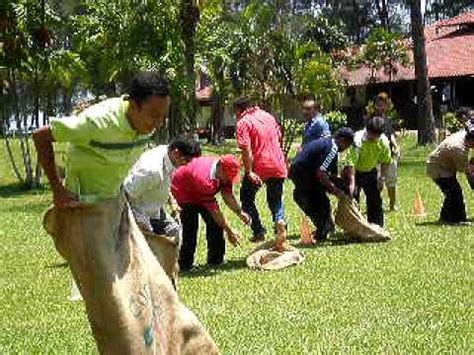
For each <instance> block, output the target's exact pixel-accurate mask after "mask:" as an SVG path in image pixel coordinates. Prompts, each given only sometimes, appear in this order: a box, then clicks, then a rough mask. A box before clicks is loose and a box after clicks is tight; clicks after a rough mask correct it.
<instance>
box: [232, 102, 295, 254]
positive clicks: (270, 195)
mask: <svg viewBox="0 0 474 355" xmlns="http://www.w3.org/2000/svg"><path fill="white" fill-rule="evenodd" d="M234 111H235V115H236V118H237V144H238V146H239V148H240V149H241V151H242V160H243V164H244V167H245V177H244V179H243V181H242V187H241V189H240V201H241V203H242V208H243V210H244V211H245V212H247V213H248V214H249V215H250V217H251V218H252V231H253V237H252V239H251V241H253V242H259V241H263V240H264V239H265V233H266V229H265V227H263V225H262V222H261V220H260V216H259V213H258V210H257V207H256V206H255V195H256V194H257V191H258V190H259V189H260V187H261V186H262V184H263V183H265V185H266V186H267V204H268V207H269V208H270V211H271V212H272V218H273V223H274V225H275V230H276V239H277V244H278V245H280V244H283V243H284V242H285V240H286V222H285V208H284V205H283V199H282V195H283V183H284V181H285V178H286V176H287V168H286V162H285V157H284V155H283V151H282V149H281V138H282V134H281V130H280V126H279V124H278V122H277V121H276V119H275V118H274V117H273V116H272V115H271V114H269V113H268V112H265V111H264V110H262V109H260V108H259V107H257V106H252V105H250V102H249V100H248V99H239V100H237V101H236V102H235V103H234Z"/></svg>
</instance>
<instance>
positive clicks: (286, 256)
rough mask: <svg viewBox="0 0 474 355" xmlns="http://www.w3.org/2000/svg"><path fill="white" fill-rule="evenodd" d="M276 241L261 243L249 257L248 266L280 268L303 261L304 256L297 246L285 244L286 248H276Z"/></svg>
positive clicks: (270, 268) (261, 268) (266, 268)
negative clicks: (282, 249) (277, 249)
mask: <svg viewBox="0 0 474 355" xmlns="http://www.w3.org/2000/svg"><path fill="white" fill-rule="evenodd" d="M274 246H275V241H273V240H271V241H268V242H265V243H262V244H260V245H259V246H258V247H257V248H255V249H254V250H253V251H252V252H251V253H250V255H249V256H248V257H247V266H248V267H249V268H251V269H258V270H278V269H283V268H285V267H288V266H291V265H297V264H300V263H302V262H303V260H304V256H303V255H302V254H301V253H300V252H299V250H297V249H296V248H294V247H292V246H289V245H285V247H284V248H285V250H284V251H282V252H280V251H276V250H274V249H273V248H274Z"/></svg>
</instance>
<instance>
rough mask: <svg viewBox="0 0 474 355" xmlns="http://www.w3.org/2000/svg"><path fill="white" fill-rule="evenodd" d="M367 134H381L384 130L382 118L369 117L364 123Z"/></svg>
mask: <svg viewBox="0 0 474 355" xmlns="http://www.w3.org/2000/svg"><path fill="white" fill-rule="evenodd" d="M365 129H366V130H367V132H372V133H375V134H382V133H383V132H384V130H385V122H384V119H383V118H382V117H371V118H369V119H368V120H367V121H366V122H365Z"/></svg>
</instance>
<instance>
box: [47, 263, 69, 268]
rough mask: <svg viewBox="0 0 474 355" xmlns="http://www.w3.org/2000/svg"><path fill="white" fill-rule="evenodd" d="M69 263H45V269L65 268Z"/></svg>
mask: <svg viewBox="0 0 474 355" xmlns="http://www.w3.org/2000/svg"><path fill="white" fill-rule="evenodd" d="M68 266H69V265H68V263H67V262H63V263H55V264H51V265H46V269H64V268H67V267H68Z"/></svg>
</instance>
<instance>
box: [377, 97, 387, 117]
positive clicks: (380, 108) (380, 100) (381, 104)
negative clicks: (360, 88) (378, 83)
mask: <svg viewBox="0 0 474 355" xmlns="http://www.w3.org/2000/svg"><path fill="white" fill-rule="evenodd" d="M389 104H390V99H389V97H388V94H387V93H386V92H381V93H379V94H378V95H377V97H376V98H375V115H376V116H382V117H385V116H386V115H387V112H388V109H389Z"/></svg>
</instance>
